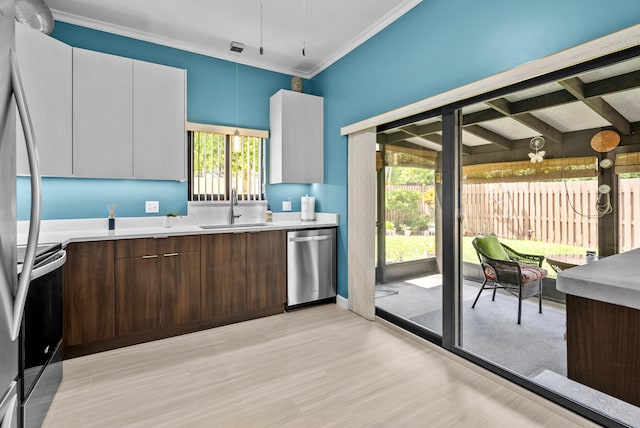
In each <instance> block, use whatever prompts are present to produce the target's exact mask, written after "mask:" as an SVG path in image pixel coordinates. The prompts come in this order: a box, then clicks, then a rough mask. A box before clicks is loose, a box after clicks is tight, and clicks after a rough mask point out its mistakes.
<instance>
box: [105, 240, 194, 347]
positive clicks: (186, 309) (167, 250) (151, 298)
mask: <svg viewBox="0 0 640 428" xmlns="http://www.w3.org/2000/svg"><path fill="white" fill-rule="evenodd" d="M199 252H200V237H199V236H197V235H196V236H177V237H166V238H144V239H131V240H121V241H118V242H117V244H116V257H122V256H126V257H125V258H118V259H117V260H116V334H118V335H126V334H131V333H138V332H143V331H148V330H153V329H157V328H158V327H160V326H162V327H168V326H174V325H178V324H181V323H186V322H190V321H198V319H199V318H200V305H199V301H200V253H199Z"/></svg>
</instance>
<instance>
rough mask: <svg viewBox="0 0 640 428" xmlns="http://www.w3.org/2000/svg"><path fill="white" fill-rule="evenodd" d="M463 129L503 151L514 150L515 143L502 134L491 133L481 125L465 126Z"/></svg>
mask: <svg viewBox="0 0 640 428" xmlns="http://www.w3.org/2000/svg"><path fill="white" fill-rule="evenodd" d="M463 129H464V130H465V131H467V132H469V133H470V134H473V135H475V136H476V137H480V138H482V139H484V140H487V141H490V142H491V143H492V144H494V145H496V146H498V147H500V148H501V149H504V150H511V149H512V148H513V141H511V140H509V139H508V138H505V137H503V136H502V135H500V134H496V133H495V132H493V131H490V130H488V129H487V128H483V127H482V126H480V125H470V126H465V127H464V128H463Z"/></svg>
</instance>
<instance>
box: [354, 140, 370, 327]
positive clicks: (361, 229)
mask: <svg viewBox="0 0 640 428" xmlns="http://www.w3.org/2000/svg"><path fill="white" fill-rule="evenodd" d="M347 195H348V211H349V213H348V228H349V233H348V246H349V249H348V255H349V276H348V280H349V309H350V310H351V311H353V312H355V313H356V314H358V315H360V316H362V317H363V318H365V319H368V320H373V319H375V233H376V228H375V225H376V131H375V128H369V129H366V130H364V131H360V132H356V133H354V134H350V135H349V173H348V192H347Z"/></svg>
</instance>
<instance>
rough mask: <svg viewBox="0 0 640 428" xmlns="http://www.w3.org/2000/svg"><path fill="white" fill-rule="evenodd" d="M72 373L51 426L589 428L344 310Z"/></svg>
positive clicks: (262, 323)
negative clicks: (485, 427)
mask: <svg viewBox="0 0 640 428" xmlns="http://www.w3.org/2000/svg"><path fill="white" fill-rule="evenodd" d="M64 371H65V373H64V380H63V382H62V384H61V385H60V389H59V390H58V394H57V396H56V398H55V400H54V402H53V404H52V406H51V409H50V411H49V414H48V416H47V419H46V421H45V424H44V426H45V427H46V428H53V427H64V428H74V427H83V428H85V427H459V426H470V427H479V426H489V427H501V426H505V427H537V426H549V427H570V426H585V425H588V424H587V422H586V421H585V422H584V424H582V423H580V420H579V419H578V418H577V417H573V422H572V421H571V420H570V419H571V417H570V418H569V419H567V418H564V417H563V416H562V413H563V411H560V410H558V411H554V410H553V409H551V410H550V407H551V408H552V407H553V406H552V405H545V406H542V405H541V404H539V403H536V402H535V401H533V400H531V399H530V398H528V397H527V396H526V394H519V393H517V392H514V390H512V388H506V387H505V386H502V385H500V384H499V383H496V382H494V381H493V380H492V379H490V378H489V377H485V376H483V375H482V374H479V373H478V372H476V370H471V369H470V368H468V367H465V366H464V365H463V364H460V363H459V362H457V361H455V360H454V359H451V358H449V357H448V356H447V355H445V354H443V353H441V352H439V351H437V350H434V349H433V348H432V345H430V344H423V343H419V342H417V341H415V340H412V339H410V338H407V337H405V336H404V335H402V334H400V333H398V332H396V331H393V330H392V329H390V328H388V327H386V326H384V325H383V324H381V323H378V322H372V321H366V320H364V319H363V318H360V317H359V316H357V315H354V314H353V313H351V312H349V311H346V310H344V309H342V308H340V307H338V306H336V305H323V306H318V307H313V308H308V309H304V310H299V311H295V312H291V313H286V314H283V315H277V316H272V317H268V318H262V319H259V320H254V321H248V322H244V323H239V324H234V325H230V326H225V327H220V328H216V329H212V330H208V331H203V332H198V333H193V334H189V335H184V336H180V337H176V338H171V339H166V340H161V341H156V342H152V343H147V344H143V345H137V346H132V347H129V348H124V349H120V350H115V351H110V352H104V353H101V354H96V355H91V356H87V357H82V358H76V359H73V360H69V361H66V362H65V363H64ZM565 414H566V413H565ZM576 422H578V423H579V425H577V424H576Z"/></svg>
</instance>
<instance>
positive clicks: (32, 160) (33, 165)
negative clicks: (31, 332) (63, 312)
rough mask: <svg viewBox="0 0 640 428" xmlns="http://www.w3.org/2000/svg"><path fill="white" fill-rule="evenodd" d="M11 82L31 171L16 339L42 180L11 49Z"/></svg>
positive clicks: (14, 318)
mask: <svg viewBox="0 0 640 428" xmlns="http://www.w3.org/2000/svg"><path fill="white" fill-rule="evenodd" d="M11 85H12V86H13V95H14V97H15V100H16V105H17V106H18V114H19V116H20V122H21V123H22V129H23V130H24V137H25V140H26V145H27V158H28V160H29V171H30V172H31V221H30V223H29V237H28V238H27V249H26V252H25V256H24V264H23V265H22V272H21V273H20V276H19V277H18V291H17V292H16V297H15V299H14V301H13V314H12V315H13V316H12V320H11V324H10V325H11V339H12V340H16V339H17V338H18V335H19V333H20V323H21V321H22V312H23V311H24V305H25V302H26V300H27V292H28V291H29V283H30V282H31V273H32V271H33V264H34V261H35V258H36V247H37V246H38V235H39V234H40V216H41V203H42V190H41V188H42V181H41V178H40V168H39V166H38V151H37V149H36V142H35V135H34V133H33V123H32V122H31V115H30V114H29V108H28V106H27V99H26V97H25V93H24V87H23V86H22V80H21V78H20V70H19V69H18V61H17V59H16V56H15V53H14V52H13V50H11Z"/></svg>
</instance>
